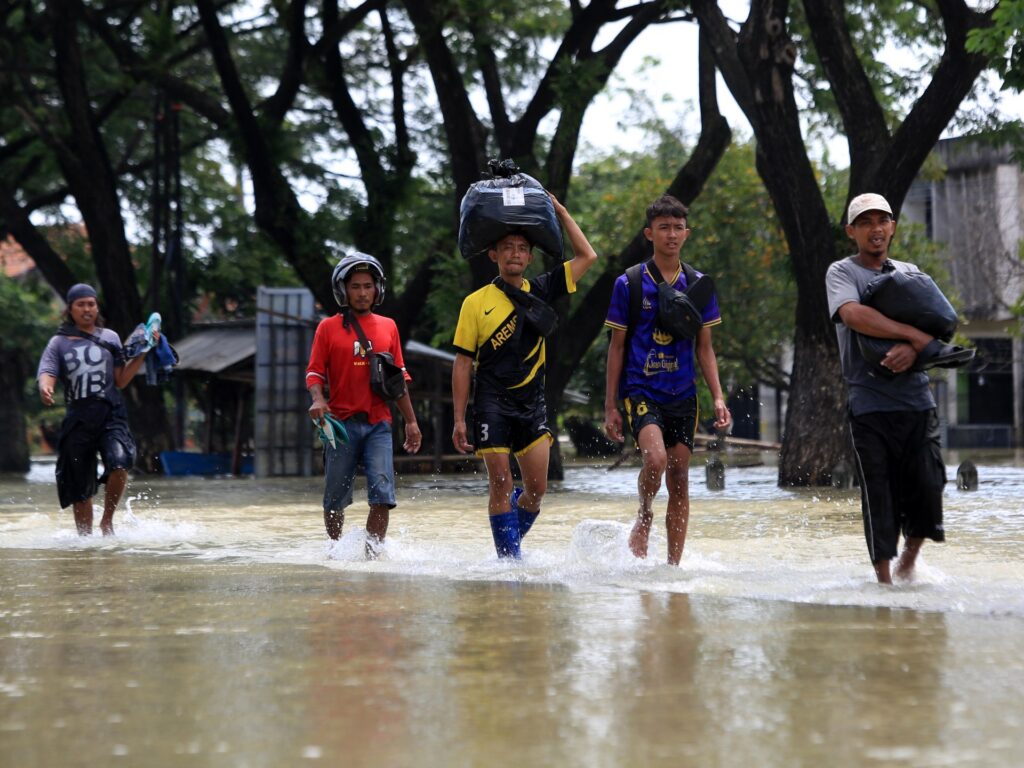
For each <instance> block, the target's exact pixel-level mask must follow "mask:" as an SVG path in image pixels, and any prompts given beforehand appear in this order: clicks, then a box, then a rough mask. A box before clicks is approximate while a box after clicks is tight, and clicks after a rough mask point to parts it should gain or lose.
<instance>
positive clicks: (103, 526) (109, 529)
mask: <svg viewBox="0 0 1024 768" xmlns="http://www.w3.org/2000/svg"><path fill="white" fill-rule="evenodd" d="M100 530H101V531H103V535H104V536H113V535H114V521H113V520H107V521H103V522H100Z"/></svg>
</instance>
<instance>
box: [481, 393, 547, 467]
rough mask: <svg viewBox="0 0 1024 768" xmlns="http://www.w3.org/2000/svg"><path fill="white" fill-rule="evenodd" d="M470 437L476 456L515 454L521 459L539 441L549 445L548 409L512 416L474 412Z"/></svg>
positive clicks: (502, 413) (493, 411)
mask: <svg viewBox="0 0 1024 768" xmlns="http://www.w3.org/2000/svg"><path fill="white" fill-rule="evenodd" d="M473 437H474V440H475V444H476V452H477V454H478V455H482V454H485V453H514V454H515V455H516V456H522V455H523V454H524V453H526V452H527V451H529V450H530V449H531V448H533V447H534V446H535V445H537V443H540V442H542V441H544V442H547V443H549V444H550V443H551V441H552V437H551V430H550V429H549V428H548V421H547V408H546V407H544V404H543V402H542V403H541V405H540V407H539V408H537V407H534V408H533V409H530V410H525V411H524V412H523V413H521V414H517V415H515V416H511V415H509V414H508V413H507V412H502V411H499V410H480V409H479V408H477V409H475V410H474V413H473Z"/></svg>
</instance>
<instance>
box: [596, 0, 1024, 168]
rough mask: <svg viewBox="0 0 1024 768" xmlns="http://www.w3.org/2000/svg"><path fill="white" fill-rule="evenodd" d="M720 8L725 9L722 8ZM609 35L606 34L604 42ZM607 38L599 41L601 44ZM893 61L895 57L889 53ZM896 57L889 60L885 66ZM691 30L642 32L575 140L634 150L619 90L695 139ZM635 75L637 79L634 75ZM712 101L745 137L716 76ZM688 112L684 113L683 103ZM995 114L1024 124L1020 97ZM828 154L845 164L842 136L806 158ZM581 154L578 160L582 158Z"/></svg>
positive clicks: (741, 5)
mask: <svg viewBox="0 0 1024 768" xmlns="http://www.w3.org/2000/svg"><path fill="white" fill-rule="evenodd" d="M723 5H726V4H723ZM733 6H734V7H733V8H731V9H727V13H728V10H731V11H732V18H736V19H740V18H746V8H747V6H748V4H747V2H745V1H744V2H739V1H738V0H737V2H734V3H733ZM610 37H611V35H610V34H609V35H608V38H610ZM606 41H607V39H605V40H604V41H601V44H603V42H606ZM891 55H892V56H893V57H896V56H898V55H899V54H898V53H897V52H895V51H894V52H893V53H892V54H891ZM651 57H653V58H656V59H657V60H659V63H658V64H657V65H656V66H653V67H650V66H648V67H647V68H645V66H644V62H645V60H646V59H648V58H651ZM893 60H896V61H898V58H893V59H890V61H893ZM696 71H697V27H696V25H695V24H689V23H677V24H670V25H653V26H651V27H648V28H647V29H646V30H645V31H644V32H643V33H642V34H641V35H640V37H638V38H637V40H636V41H635V42H634V43H633V44H632V45H631V46H630V47H629V49H628V50H627V51H626V53H625V54H624V55H623V58H622V61H621V63H620V64H619V66H618V67H617V68H616V75H615V78H614V80H613V88H612V89H610V90H617V91H620V93H619V94H618V95H616V96H612V95H610V94H608V93H604V94H602V95H601V96H599V97H598V98H597V99H596V100H595V101H594V103H593V104H592V105H591V106H590V108H589V109H588V110H587V114H586V118H585V120H584V124H583V131H582V136H581V139H582V141H583V142H585V143H587V144H590V145H592V146H594V147H596V148H599V149H605V150H607V149H612V148H614V147H624V148H626V147H633V148H635V147H636V146H638V142H639V140H640V139H641V138H642V136H641V135H640V133H639V132H637V131H636V130H635V129H630V128H628V127H627V126H628V124H629V99H628V98H627V97H626V96H625V95H623V94H622V93H621V89H622V88H623V87H626V88H634V89H642V90H643V91H644V92H645V93H646V96H647V98H648V99H649V100H650V102H651V103H653V104H654V105H655V107H656V108H657V111H658V114H659V115H660V116H661V117H662V118H663V119H664V120H665V121H666V123H667V124H668V125H670V126H671V125H680V123H682V124H683V126H684V127H685V128H686V129H687V130H688V131H689V132H690V134H691V135H693V136H696V135H697V134H698V133H699V131H700V115H699V112H698V111H697V110H698V106H697V78H696ZM638 73H640V74H638ZM718 101H719V108H720V109H721V110H722V114H723V115H724V116H725V118H726V119H727V120H728V121H729V124H730V125H731V126H732V128H733V133H734V136H735V137H736V138H737V139H742V138H749V137H750V135H751V133H752V132H751V130H750V125H749V123H747V120H746V118H745V117H744V116H743V113H742V112H741V111H740V108H739V107H738V106H737V105H736V102H735V101H734V100H733V98H732V95H731V94H730V93H729V89H728V88H727V87H726V86H725V83H724V82H723V81H722V79H721V77H719V79H718ZM688 103H689V105H690V107H689V109H687V104H688ZM993 106H994V108H996V109H997V110H998V111H999V112H1000V113H1001V114H1003V115H1005V116H1007V117H1012V118H1016V119H1024V96H1021V95H1020V94H1013V93H1010V92H1005V91H1003V92H1000V94H999V100H998V102H997V104H995V105H993ZM826 148H827V150H828V153H829V157H830V161H831V163H832V164H833V165H835V166H838V167H845V166H846V165H848V164H849V154H848V152H847V147H846V139H845V137H842V136H839V137H837V138H835V139H834V140H832V141H830V142H829V143H828V145H827V147H824V146H822V147H812V155H813V156H815V157H820V155H821V152H822V150H824V149H826ZM586 154H587V153H586V151H584V152H581V155H583V156H582V157H578V158H577V160H578V161H582V160H585V159H586Z"/></svg>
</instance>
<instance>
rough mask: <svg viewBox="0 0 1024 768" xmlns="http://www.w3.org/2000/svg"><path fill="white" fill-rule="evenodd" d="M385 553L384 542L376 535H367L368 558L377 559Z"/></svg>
mask: <svg viewBox="0 0 1024 768" xmlns="http://www.w3.org/2000/svg"><path fill="white" fill-rule="evenodd" d="M383 553H384V542H383V541H382V540H381V539H378V538H377V537H376V536H367V537H366V559H367V560H377V559H379V558H380V556H381V555H382V554H383Z"/></svg>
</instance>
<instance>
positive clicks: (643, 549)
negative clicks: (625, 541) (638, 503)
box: [629, 513, 651, 560]
mask: <svg viewBox="0 0 1024 768" xmlns="http://www.w3.org/2000/svg"><path fill="white" fill-rule="evenodd" d="M650 536H651V523H650V520H644V517H643V514H642V513H640V514H638V515H637V518H636V522H635V523H633V530H631V531H630V532H629V551H630V552H632V553H633V557H638V558H640V559H641V560H643V559H645V558H646V557H647V541H648V540H649V539H650Z"/></svg>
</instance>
